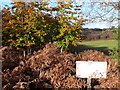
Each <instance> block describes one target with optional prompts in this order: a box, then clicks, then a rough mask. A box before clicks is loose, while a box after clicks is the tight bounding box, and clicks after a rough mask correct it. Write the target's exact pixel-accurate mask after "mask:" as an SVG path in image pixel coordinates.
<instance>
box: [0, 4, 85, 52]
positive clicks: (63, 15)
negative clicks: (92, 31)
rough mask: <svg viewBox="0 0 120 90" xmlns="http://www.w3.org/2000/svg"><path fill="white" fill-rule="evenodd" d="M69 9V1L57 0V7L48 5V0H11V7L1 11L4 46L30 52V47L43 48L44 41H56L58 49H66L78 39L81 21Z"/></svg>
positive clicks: (70, 7)
mask: <svg viewBox="0 0 120 90" xmlns="http://www.w3.org/2000/svg"><path fill="white" fill-rule="evenodd" d="M72 8H73V4H72V2H66V3H58V5H57V7H49V4H48V3H47V2H42V3H38V2H31V3H26V2H15V3H13V6H12V9H10V8H4V9H3V11H2V13H3V14H2V17H3V32H2V33H3V45H7V46H13V47H15V48H17V49H23V50H24V51H26V50H28V52H29V51H30V50H31V48H34V47H41V48H43V47H44V45H45V44H46V43H48V42H54V41H56V43H57V45H58V46H59V47H60V48H61V51H62V49H68V47H69V45H75V42H76V41H77V40H80V38H79V34H80V33H81V31H82V23H83V22H84V19H83V18H82V17H76V16H75V14H76V13H75V10H71V9H72ZM55 12H57V13H56V14H55V15H54V13H55Z"/></svg>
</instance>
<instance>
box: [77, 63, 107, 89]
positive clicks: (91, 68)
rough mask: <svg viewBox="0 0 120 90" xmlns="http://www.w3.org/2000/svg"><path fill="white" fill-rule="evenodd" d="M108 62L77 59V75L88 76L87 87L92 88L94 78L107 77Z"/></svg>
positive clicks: (80, 76)
mask: <svg viewBox="0 0 120 90" xmlns="http://www.w3.org/2000/svg"><path fill="white" fill-rule="evenodd" d="M106 75H107V62H97V61H76V77H79V78H87V88H88V89H89V90H90V89H91V79H92V78H106Z"/></svg>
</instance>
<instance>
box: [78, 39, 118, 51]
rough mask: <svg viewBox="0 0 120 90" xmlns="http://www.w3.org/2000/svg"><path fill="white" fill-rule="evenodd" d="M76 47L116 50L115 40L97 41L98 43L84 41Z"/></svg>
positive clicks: (116, 42) (116, 43)
mask: <svg viewBox="0 0 120 90" xmlns="http://www.w3.org/2000/svg"><path fill="white" fill-rule="evenodd" d="M78 45H86V46H88V47H96V48H97V47H98V48H99V47H106V48H107V49H114V48H116V49H118V41H117V40H98V41H84V42H79V43H78Z"/></svg>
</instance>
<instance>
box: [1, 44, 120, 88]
mask: <svg viewBox="0 0 120 90" xmlns="http://www.w3.org/2000/svg"><path fill="white" fill-rule="evenodd" d="M2 56H3V57H2V63H3V67H2V72H3V74H2V75H3V77H2V78H3V79H2V85H3V89H4V90H11V89H15V90H16V89H26V90H27V89H28V90H29V89H35V88H53V89H55V88H66V89H68V88H81V89H83V88H86V79H82V78H77V77H76V69H75V68H76V65H75V62H76V61H88V60H95V61H107V63H108V70H107V78H106V79H93V80H92V88H94V89H101V88H108V90H109V89H111V88H115V89H116V90H119V88H120V87H119V86H120V83H119V76H118V75H119V69H118V68H117V62H115V60H111V59H110V58H109V57H108V56H105V55H104V53H102V52H98V51H94V50H88V51H85V52H81V53H79V54H73V53H70V52H66V51H63V52H60V50H59V49H58V48H57V47H56V46H55V45H53V44H47V45H46V46H45V48H43V50H39V51H37V52H35V53H34V54H33V55H31V56H29V58H27V59H23V58H22V57H21V56H20V55H19V53H18V52H16V51H15V50H14V49H11V48H8V47H7V48H6V49H3V51H2Z"/></svg>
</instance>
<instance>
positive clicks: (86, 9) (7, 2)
mask: <svg viewBox="0 0 120 90" xmlns="http://www.w3.org/2000/svg"><path fill="white" fill-rule="evenodd" d="M31 1H32V0H31ZM80 1H81V2H80ZM92 1H93V2H95V1H96V2H97V1H99V0H92ZM111 1H112V0H111ZM115 1H117V0H114V2H115ZM51 2H52V3H51V4H50V5H51V6H56V3H53V2H55V0H52V1H51ZM74 2H75V3H76V4H78V5H83V2H87V3H85V4H84V5H83V6H82V9H81V10H82V12H83V13H84V15H83V17H84V18H87V19H89V18H91V17H92V16H95V15H96V16H97V13H96V11H97V12H99V13H100V14H101V15H102V13H101V10H99V9H97V4H95V5H96V7H95V8H96V9H93V10H92V8H90V6H89V0H74ZM11 3H12V0H5V1H2V2H0V6H1V7H4V6H5V5H8V6H11ZM109 9H110V7H108V9H107V10H109ZM88 12H91V17H87V16H88V15H89V14H90V13H88ZM112 14H114V15H118V13H114V12H110V13H109V14H108V15H107V16H106V17H105V18H108V17H109V18H110V16H113V15H112ZM86 15H87V16H86ZM98 20H99V19H98ZM111 25H114V26H117V25H118V21H115V22H112V23H110V22H109V21H96V22H94V21H93V22H89V23H86V24H85V25H83V28H101V29H103V28H109V27H111Z"/></svg>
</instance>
